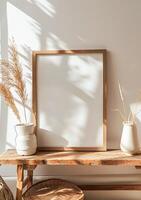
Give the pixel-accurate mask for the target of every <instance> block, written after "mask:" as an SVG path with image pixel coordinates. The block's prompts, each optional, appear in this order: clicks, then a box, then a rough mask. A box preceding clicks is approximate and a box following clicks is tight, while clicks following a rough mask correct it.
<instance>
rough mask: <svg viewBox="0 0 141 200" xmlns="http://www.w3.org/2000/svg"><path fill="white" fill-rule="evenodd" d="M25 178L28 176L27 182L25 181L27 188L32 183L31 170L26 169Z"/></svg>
mask: <svg viewBox="0 0 141 200" xmlns="http://www.w3.org/2000/svg"><path fill="white" fill-rule="evenodd" d="M27 178H28V182H27V189H28V188H30V187H31V185H32V184H33V170H32V169H30V170H27Z"/></svg>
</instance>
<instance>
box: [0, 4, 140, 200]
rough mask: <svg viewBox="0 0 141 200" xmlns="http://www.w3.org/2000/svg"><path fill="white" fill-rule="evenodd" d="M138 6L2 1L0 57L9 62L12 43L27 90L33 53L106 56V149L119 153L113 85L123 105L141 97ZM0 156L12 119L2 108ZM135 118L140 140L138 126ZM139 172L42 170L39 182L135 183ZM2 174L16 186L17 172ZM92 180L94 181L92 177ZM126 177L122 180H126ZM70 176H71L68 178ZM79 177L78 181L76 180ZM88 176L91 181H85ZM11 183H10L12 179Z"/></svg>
mask: <svg viewBox="0 0 141 200" xmlns="http://www.w3.org/2000/svg"><path fill="white" fill-rule="evenodd" d="M140 10H141V1H140V0H71V1H69V0H20V1H19V0H2V1H0V16H1V56H2V57H5V58H6V57H7V47H8V39H9V38H11V36H14V37H15V40H16V43H17V44H18V48H19V51H20V57H21V60H22V62H23V63H24V65H25V69H26V70H25V74H26V75H27V76H28V83H29V84H31V80H30V76H31V71H30V69H28V67H29V64H28V61H29V60H30V59H31V51H32V50H46V49H87V48H89V49H90V48H91V49H94V48H106V49H107V50H108V57H107V60H108V84H109V95H108V147H109V148H119V142H120V136H121V129H122V124H121V120H120V118H119V115H118V114H117V113H115V112H113V109H115V108H121V102H120V98H119V93H118V87H117V80H120V82H121V85H122V86H123V88H124V92H125V94H126V96H127V100H126V101H127V105H130V106H132V105H134V104H135V102H138V98H139V97H141V94H140V93H141V59H140V58H141V50H140V47H141V23H140V22H141V12H140ZM0 114H1V116H0V130H1V132H0V141H1V142H0V151H3V150H4V148H5V146H7V147H10V148H12V147H14V145H15V132H14V129H13V124H14V123H15V118H13V114H12V113H11V111H9V110H8V109H7V107H6V106H5V104H4V103H3V102H1V113H0ZM139 117H140V116H139V115H138V116H137V125H138V127H137V128H138V133H139V135H140V139H141V133H140V131H141V123H140V119H139ZM140 172H141V170H135V169H133V168H129V169H128V170H127V169H126V168H121V167H118V168H113V167H101V168H93V167H82V166H81V167H49V168H48V169H47V168H46V167H42V168H41V167H40V168H39V169H37V170H36V175H37V178H39V177H38V176H42V178H43V177H45V175H46V174H49V175H56V176H65V175H67V177H66V178H67V179H70V180H72V179H73V181H74V182H75V181H76V182H80V181H85V182H91V181H94V182H95V181H98V180H101V181H103V180H104V181H105V182H106V183H107V182H108V181H115V180H116V179H117V180H118V181H119V182H120V181H122V180H123V181H130V180H137V181H139V180H140V178H141V176H139V175H137V176H134V175H133V176H132V174H139V173H140ZM0 174H1V175H2V176H4V177H6V180H7V181H9V184H10V185H11V181H12V183H13V184H14V182H13V180H15V178H14V176H15V168H14V167H1V169H0ZM94 174H96V176H95V175H94ZM109 174H111V175H109ZM124 174H125V175H124ZM68 175H71V176H68ZM77 175H79V176H77ZM88 175H89V176H88ZM10 177H13V178H10ZM140 195H141V193H140V192H128V193H126V192H120V193H119V192H103V193H102V192H96V193H90V194H89V195H88V196H89V199H93V198H94V197H96V198H97V199H99V200H100V199H103V198H104V199H129V200H130V199H134V200H135V199H139V198H140Z"/></svg>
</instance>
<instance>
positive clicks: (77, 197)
mask: <svg viewBox="0 0 141 200" xmlns="http://www.w3.org/2000/svg"><path fill="white" fill-rule="evenodd" d="M23 200H84V194H83V191H82V190H81V189H80V188H78V187H77V186H76V185H74V184H72V183H70V182H67V181H64V180H60V179H49V180H46V181H42V182H39V183H36V184H34V185H32V186H31V187H30V188H29V189H28V190H27V191H26V192H25V193H24V194H23Z"/></svg>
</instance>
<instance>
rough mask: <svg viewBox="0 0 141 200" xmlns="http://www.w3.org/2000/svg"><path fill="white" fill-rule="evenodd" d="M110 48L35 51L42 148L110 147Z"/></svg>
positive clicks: (38, 130)
mask: <svg viewBox="0 0 141 200" xmlns="http://www.w3.org/2000/svg"><path fill="white" fill-rule="evenodd" d="M106 88H107V87H106V50H66V51H64V50H58V51H44V52H42V51H38V52H36V51H35V52H33V112H34V113H35V115H36V126H37V128H36V134H37V138H38V146H39V147H42V148H44V149H47V150H78V151H105V150H106V97H107V95H106V91H107V89H106Z"/></svg>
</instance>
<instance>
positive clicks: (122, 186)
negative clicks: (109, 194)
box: [78, 184, 141, 191]
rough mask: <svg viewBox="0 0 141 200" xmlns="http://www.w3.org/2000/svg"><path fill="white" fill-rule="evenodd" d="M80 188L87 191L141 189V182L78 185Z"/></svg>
mask: <svg viewBox="0 0 141 200" xmlns="http://www.w3.org/2000/svg"><path fill="white" fill-rule="evenodd" d="M78 187H79V188H81V189H82V190H86V191H89V190H90V191H91V190H92V191H93V190H96V191H98V190H106V191H107V190H136V191H137V190H141V184H130V185H129V184H120V185H118V184H115V185H78Z"/></svg>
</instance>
